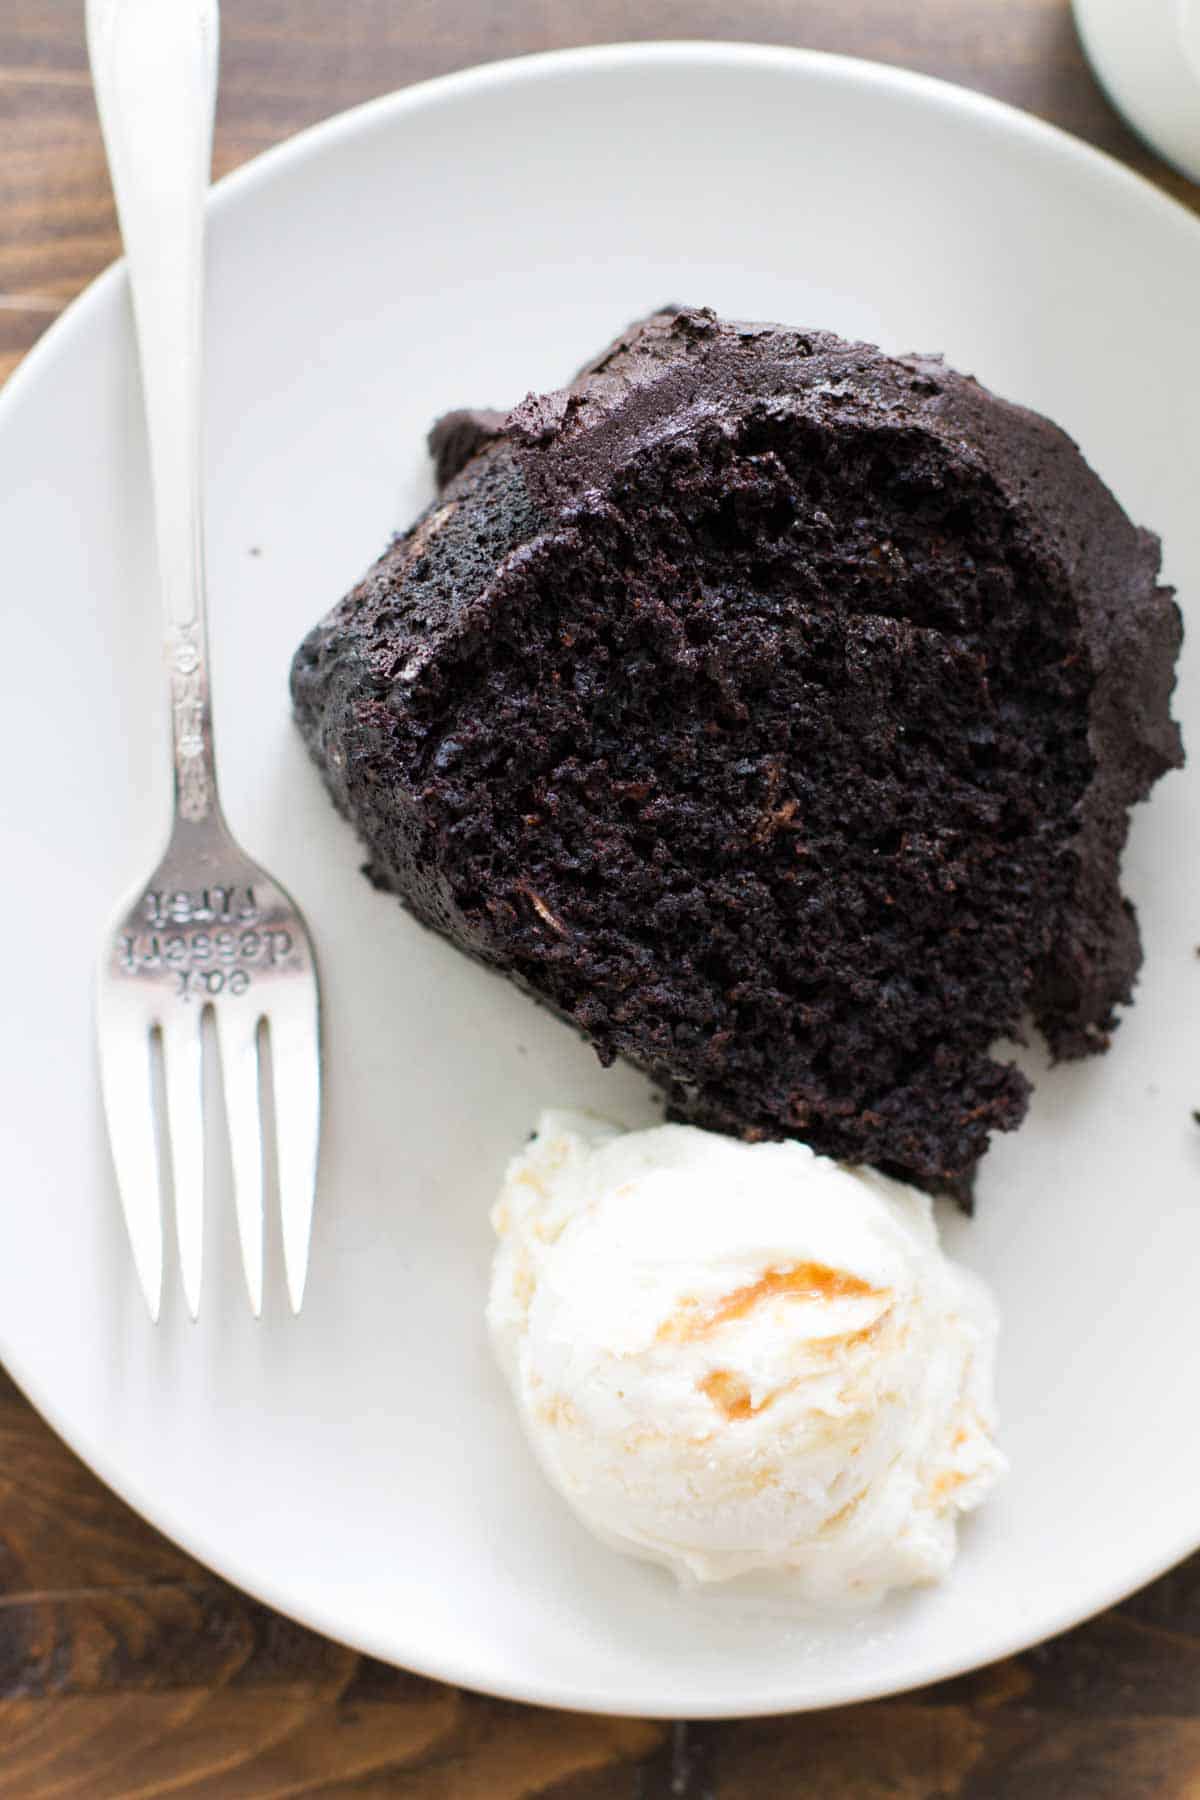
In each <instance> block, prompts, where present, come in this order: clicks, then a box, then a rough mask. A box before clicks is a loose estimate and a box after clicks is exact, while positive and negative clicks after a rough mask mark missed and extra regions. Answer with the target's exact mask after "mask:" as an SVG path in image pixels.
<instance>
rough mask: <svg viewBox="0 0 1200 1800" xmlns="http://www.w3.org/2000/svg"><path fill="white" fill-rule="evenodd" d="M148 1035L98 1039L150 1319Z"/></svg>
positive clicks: (156, 1255) (154, 1156)
mask: <svg viewBox="0 0 1200 1800" xmlns="http://www.w3.org/2000/svg"><path fill="white" fill-rule="evenodd" d="M150 1076H151V1064H150V1033H149V1031H148V1030H146V1028H145V1027H144V1026H142V1027H139V1028H138V1029H136V1030H135V1031H132V1032H129V1033H124V1032H122V1033H121V1035H120V1038H119V1039H118V1037H117V1035H116V1032H115V1030H110V1032H109V1033H108V1035H107V1036H106V1037H105V1036H102V1038H101V1056H100V1091H101V1094H102V1095H103V1098H104V1116H105V1118H106V1120H107V1121H108V1142H109V1148H110V1150H111V1152H112V1160H113V1168H114V1170H115V1171H116V1177H117V1191H118V1193H119V1194H120V1196H121V1210H122V1212H123V1213H124V1215H125V1229H126V1231H127V1232H128V1234H129V1242H130V1244H131V1245H132V1247H133V1261H134V1266H135V1268H136V1269H137V1272H138V1280H139V1281H140V1282H141V1284H142V1292H143V1294H144V1295H145V1296H146V1305H147V1306H148V1307H149V1309H150V1317H151V1318H152V1319H153V1321H154V1323H155V1324H156V1325H157V1324H158V1315H159V1311H160V1309H161V1307H162V1277H163V1224H162V1194H161V1192H160V1187H159V1176H158V1168H159V1164H158V1141H157V1139H156V1137H155V1132H154V1095H153V1090H152V1087H151V1080H150Z"/></svg>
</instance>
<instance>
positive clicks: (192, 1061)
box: [162, 1005, 204, 1319]
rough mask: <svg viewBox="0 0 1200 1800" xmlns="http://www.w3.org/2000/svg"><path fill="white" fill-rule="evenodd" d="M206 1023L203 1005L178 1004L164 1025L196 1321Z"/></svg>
mask: <svg viewBox="0 0 1200 1800" xmlns="http://www.w3.org/2000/svg"><path fill="white" fill-rule="evenodd" d="M200 1022H201V1012H200V1009H199V1008H198V1007H190V1006H189V1007H185V1006H183V1005H176V1006H174V1007H172V1008H171V1009H170V1011H169V1012H168V1013H167V1017H166V1020H165V1021H164V1023H163V1025H162V1047H163V1083H164V1086H165V1089H166V1095H167V1125H168V1127H169V1131H170V1138H171V1177H172V1181H173V1184H174V1188H175V1231H176V1235H177V1237H178V1239H179V1266H180V1272H181V1273H182V1275H183V1291H184V1295H185V1297H186V1299H187V1305H188V1311H189V1312H190V1313H191V1315H192V1317H193V1319H195V1318H198V1317H199V1313H200V1275H201V1265H202V1261H203V1252H204V1064H203V1053H202V1039H201V1035H200Z"/></svg>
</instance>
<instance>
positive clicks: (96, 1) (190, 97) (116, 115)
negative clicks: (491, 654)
mask: <svg viewBox="0 0 1200 1800" xmlns="http://www.w3.org/2000/svg"><path fill="white" fill-rule="evenodd" d="M217 33H218V24H217V0H87V35H88V54H89V57H90V60H91V65H92V80H93V83H94V85H95V90H96V105H97V108H98V110H99V114H100V126H101V130H102V131H103V134H104V144H105V148H106V150H107V153H108V165H109V171H110V173H111V176H112V184H113V193H114V195H115V197H116V202H117V215H118V218H119V220H120V224H121V236H122V238H123V239H124V242H125V255H126V263H127V269H128V274H129V285H130V289H131V292H132V295H133V311H134V322H135V325H136V330H137V342H138V350H139V355H140V361H141V369H142V391H143V398H144V402H145V410H146V426H147V432H148V435H149V443H150V472H151V480H152V483H153V491H154V507H155V516H156V522H157V538H158V565H159V579H160V583H161V587H162V597H163V606H164V611H165V626H166V632H165V636H166V652H167V669H168V680H169V684H170V718H171V739H172V748H173V753H174V768H175V809H176V816H177V818H178V817H182V818H184V819H188V820H192V821H195V822H197V823H198V822H200V821H201V820H205V819H210V818H213V819H215V818H216V817H218V816H219V814H218V808H217V789H216V778H215V773H214V767H213V749H212V713H211V704H210V686H209V669H208V639H207V630H206V625H205V609H204V552H203V518H202V497H201V454H200V450H201V381H202V372H203V290H204V196H205V193H206V191H207V188H208V181H209V171H210V168H211V165H212V135H213V111H214V106H215V100H216V78H217Z"/></svg>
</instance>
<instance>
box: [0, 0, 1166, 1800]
mask: <svg viewBox="0 0 1200 1800" xmlns="http://www.w3.org/2000/svg"><path fill="white" fill-rule="evenodd" d="M1133 3H1134V0H1130V4H1133ZM222 35H223V54H222V89H221V102H220V110H219V115H218V128H217V152H216V161H217V168H218V171H219V172H222V173H223V172H224V171H226V170H228V169H230V168H232V167H234V166H235V165H236V164H237V163H239V162H242V161H244V160H245V158H247V157H248V156H252V155H254V154H255V153H256V152H257V151H259V150H262V149H264V148H265V147H266V146H267V145H268V144H271V143H274V142H275V141H276V140H277V139H279V138H282V137H284V136H286V135H288V134H289V133H290V132H293V131H295V130H297V129H298V128H299V127H301V126H303V125H307V124H310V123H312V122H313V121H314V120H317V119H320V118H323V117H324V116H326V115H327V114H329V113H331V112H336V111H338V110H339V109H340V108H342V107H345V106H349V105H352V104H354V103H355V102H356V101H359V100H364V99H367V98H369V97H370V96H372V95H374V94H378V93H383V92H386V91H388V90H389V89H391V88H395V87H401V86H404V85H406V84H407V83H409V82H412V81H418V80H421V79H423V78H424V77H426V76H430V75H437V74H442V73H444V72H446V71H447V70H451V69H455V68H460V67H463V66H465V65H467V64H469V63H474V62H480V61H485V60H488V59H491V58H495V57H499V56H509V55H516V54H520V53H523V52H527V51H535V50H545V49H556V48H560V47H565V46H567V45H573V44H584V43H600V42H604V41H611V40H617V39H635V38H636V39H644V38H661V37H705V38H723V39H748V40H758V41H760V42H764V43H780V44H803V45H808V46H811V47H816V48H820V49H825V50H837V51H845V52H849V53H852V54H855V55H861V56H868V57H873V58H876V59H878V60H881V61H885V62H892V63H899V64H903V65H905V66H906V67H910V68H915V69H920V70H923V71H925V72H926V73H930V74H935V75H941V76H944V77H946V78H947V79H949V80H952V81H959V82H963V83H965V84H966V85H967V86H970V87H974V88H979V89H982V90H983V91H985V92H987V93H990V94H995V95H998V96H999V97H1000V98H1001V99H1004V100H1008V101H1010V102H1012V103H1014V104H1015V105H1018V106H1022V107H1025V108H1027V109H1028V110H1029V111H1031V112H1034V113H1037V114H1039V115H1040V116H1041V117H1043V118H1046V119H1050V120H1052V121H1053V122H1054V123H1056V124H1058V125H1062V126H1064V127H1066V129H1068V130H1070V131H1074V132H1076V133H1078V134H1079V135H1080V136H1082V137H1084V138H1087V139H1088V140H1090V141H1091V142H1092V143H1095V144H1098V145H1100V146H1101V147H1102V148H1104V149H1106V150H1108V151H1110V152H1112V153H1113V154H1115V155H1117V156H1119V157H1121V158H1123V159H1124V160H1125V161H1126V162H1128V163H1130V164H1131V165H1132V166H1133V167H1135V168H1137V169H1140V170H1142V171H1143V172H1144V173H1146V174H1148V175H1149V176H1150V177H1151V179H1153V180H1155V181H1157V182H1158V183H1159V184H1160V185H1161V186H1162V187H1164V188H1165V189H1167V190H1168V191H1169V192H1171V193H1173V194H1174V195H1175V196H1176V197H1177V198H1179V199H1180V200H1182V201H1183V202H1184V204H1186V205H1189V206H1191V207H1194V208H1195V209H1196V210H1197V211H1200V188H1197V187H1194V186H1192V185H1191V184H1190V183H1188V182H1186V181H1185V180H1183V178H1182V177H1180V176H1177V175H1174V174H1172V173H1170V172H1169V171H1168V170H1166V169H1165V168H1164V167H1163V165H1162V164H1161V163H1159V162H1157V161H1156V159H1155V158H1154V157H1153V156H1152V155H1151V153H1150V152H1149V151H1147V150H1146V149H1144V148H1143V147H1142V146H1141V145H1140V144H1139V143H1138V142H1137V140H1136V139H1134V138H1133V137H1132V136H1131V134H1130V133H1129V132H1128V131H1127V130H1126V128H1125V127H1124V126H1123V125H1122V124H1121V122H1120V121H1119V120H1118V119H1117V117H1116V115H1115V114H1114V113H1113V112H1112V111H1111V109H1110V108H1109V107H1108V105H1107V104H1106V102H1105V100H1104V98H1103V96H1102V95H1101V93H1100V92H1099V90H1098V89H1097V87H1096V85H1095V83H1094V82H1093V80H1092V79H1091V77H1090V75H1089V73H1088V71H1087V69H1086V66H1085V64H1084V61H1083V58H1082V55H1081V52H1080V49H1079V44H1078V40H1077V38H1076V36H1075V32H1074V28H1073V26H1072V23H1071V18H1070V12H1069V7H1068V4H1067V0H790V3H785V0H736V3H735V0H640V3H637V4H635V3H634V0H591V3H590V4H587V5H584V4H581V3H580V0H574V3H573V0H457V3H455V0H442V3H440V4H433V3H432V0H407V3H405V0H225V4H224V8H223V20H222ZM0 152H2V154H0V377H3V376H4V375H5V374H7V373H8V371H9V370H10V369H11V368H12V367H13V366H14V365H15V364H16V362H17V361H18V360H19V358H20V356H21V355H22V354H23V353H24V351H25V350H27V349H28V348H29V346H30V345H31V344H32V343H33V342H34V340H35V339H36V338H37V337H38V335H39V334H40V333H41V332H42V331H43V330H44V329H45V327H46V326H47V325H48V324H49V323H50V321H51V320H52V319H53V318H54V317H55V316H56V314H57V313H58V312H59V311H60V310H61V309H62V307H63V306H64V305H65V303H66V302H67V301H68V300H69V299H70V298H71V297H72V296H73V295H74V294H75V293H77V292H78V291H79V289H80V288H81V287H82V286H84V284H85V283H86V282H88V281H89V280H91V278H92V277H93V276H94V275H95V274H97V273H98V271H99V270H100V269H102V268H103V267H104V265H105V264H106V263H107V262H109V261H110V260H111V259H112V257H113V256H114V255H115V254H116V253H117V237H116V229H115V223H114V218H113V209H112V203H111V200H110V196H109V189H108V181H107V177H106V174H105V169H104V162H103V156H102V152H101V147H100V141H99V135H98V131H97V127H96V119H95V112H94V108H93V105H92V99H91V91H90V87H89V83H88V77H87V68H86V60H85V56H84V48H83V30H82V7H81V4H80V0H0ZM1064 1553H1069V1552H1068V1551H1066V1548H1065V1547H1064ZM166 1795H172V1796H186V1800H268V1797H271V1800H283V1797H284V1796H299V1795H321V1796H330V1797H337V1796H355V1797H356V1800H364V1797H367V1796H372V1797H373V1796H385V1795H386V1796H393V1795H394V1796H412V1797H419V1800H532V1797H533V1796H538V1797H539V1800H810V1797H811V1800H843V1797H846V1800H884V1796H887V1797H888V1800H951V1797H955V1796H957V1797H961V1800H999V1797H1001V1796H1003V1797H1005V1800H1008V1797H1012V1800H1200V1558H1194V1559H1193V1560H1192V1561H1190V1562H1188V1563H1186V1564H1184V1565H1183V1566H1182V1567H1181V1568H1179V1569H1177V1570H1175V1571H1174V1572H1173V1573H1172V1574H1170V1575H1168V1576H1166V1577H1164V1578H1163V1579H1162V1580H1161V1581H1159V1582H1157V1583H1156V1584H1155V1585H1154V1586H1153V1587H1151V1588H1148V1589H1146V1590H1145V1592H1143V1593H1142V1594H1139V1595H1137V1596H1136V1597H1135V1598H1133V1599H1132V1600H1129V1601H1127V1602H1126V1603H1125V1604H1124V1605H1122V1606H1120V1607H1117V1608H1116V1609H1115V1610H1114V1611H1112V1612H1109V1613H1107V1614H1105V1615H1104V1616H1103V1617H1101V1618H1099V1619H1096V1620H1094V1621H1093V1622H1092V1623H1090V1624H1088V1625H1085V1626H1083V1627H1081V1628H1080V1629H1079V1630H1077V1631H1075V1632H1072V1633H1070V1634H1069V1635H1067V1636H1065V1637H1062V1638H1059V1639H1056V1640H1054V1641H1053V1642H1051V1643H1049V1644H1046V1645H1044V1646H1042V1647H1041V1648H1040V1649H1037V1650H1033V1651H1031V1652H1029V1653H1028V1654H1026V1655H1024V1656H1021V1657H1018V1658H1015V1659H1013V1660H1010V1661H1007V1662H1003V1663H999V1664H996V1665H994V1666H993V1667H991V1668H989V1669H986V1670H983V1671H981V1672H980V1673H978V1674H976V1675H972V1676H968V1677H964V1678H962V1679H960V1680H957V1681H952V1682H946V1683H943V1684H941V1685H940V1686H938V1687H935V1688H929V1689H926V1690H923V1691H922V1692H919V1693H915V1694H911V1695H906V1696H904V1697H902V1698H899V1699H895V1700H887V1701H879V1702H876V1703H874V1704H873V1705H869V1706H861V1707H855V1708H846V1709H843V1710H838V1711H832V1712H826V1713H820V1714H811V1715H809V1714H804V1715H796V1716H794V1717H792V1718H786V1719H771V1720H762V1721H734V1722H730V1723H725V1724H719V1725H704V1726H698V1725H692V1726H688V1725H687V1724H686V1723H680V1724H678V1725H676V1726H664V1725H661V1724H656V1723H651V1722H647V1721H641V1720H613V1719H603V1718H592V1717H587V1716H584V1715H578V1714H561V1713H551V1712H545V1711H540V1710H537V1709H534V1708H529V1707H519V1706H513V1705H509V1704H506V1703H502V1702H499V1701H494V1700H489V1699H486V1698H483V1697H481V1696H478V1695H473V1694H467V1693H461V1692H457V1691H455V1690H453V1689H450V1688H446V1687H442V1686H440V1685H439V1684H437V1683H436V1682H431V1681H427V1680H424V1679H422V1678H420V1677H418V1676H415V1675H410V1674H406V1673H403V1672H401V1671H398V1670H394V1669H389V1668H385V1667H384V1666H382V1665H381V1664H378V1663H375V1662H372V1661H371V1660H370V1659H368V1658H364V1657H360V1656H356V1655H354V1654H353V1653H352V1652H350V1651H348V1650H345V1649H343V1648H342V1647H340V1646H338V1645H336V1644H333V1643H330V1642H328V1641H326V1640H325V1639H322V1638H318V1637H316V1636H314V1635H313V1634H312V1633H311V1632H307V1631H304V1630H301V1629H300V1628H299V1627H298V1626H295V1625H292V1624H291V1623H289V1622H288V1621H287V1620H285V1619H283V1618H281V1617H279V1616H278V1615H276V1614H274V1613H272V1612H270V1611H269V1610H268V1609H267V1608H265V1607H262V1606H259V1605H258V1604H256V1603H255V1602H253V1601H251V1600H249V1599H247V1598H245V1597H244V1596H243V1595H241V1594H239V1593H238V1592H236V1591H235V1590H234V1589H232V1588H230V1587H229V1586H227V1585H226V1584H225V1583H224V1582H222V1581H219V1580H218V1579H217V1578H216V1577H215V1576H212V1575H210V1574H209V1573H208V1572H207V1571H206V1570H205V1569H203V1568H202V1567H200V1565H198V1564H197V1563H194V1562H193V1561H192V1560H191V1559H190V1558H189V1557H187V1556H185V1555H184V1554H183V1552H182V1551H179V1550H177V1549H175V1548H174V1547H173V1546H172V1545H171V1544H169V1543H167V1542H166V1540H165V1539H163V1538H161V1537H159V1536H158V1534H157V1533H156V1532H154V1531H153V1530H151V1529H150V1527H149V1526H147V1525H145V1524H143V1523H142V1522H141V1520H139V1519H138V1518H137V1517H136V1516H135V1515H134V1514H133V1513H131V1512H130V1511H129V1509H128V1508H127V1507H126V1506H124V1505H123V1504H122V1503H121V1502H120V1501H118V1500H116V1499H115V1498H114V1497H113V1496H112V1495H111V1494H110V1493H109V1492H108V1491H107V1490H106V1489H105V1488H104V1487H103V1486H102V1485H101V1484H100V1483H99V1482H98V1481H97V1480H96V1479H95V1478H94V1477H93V1476H92V1475H90V1474H89V1473H88V1471H87V1470H86V1469H84V1468H83V1466H82V1465H81V1464H80V1463H79V1462H78V1461H77V1459H76V1458H75V1457H74V1456H73V1455H72V1454H71V1453H70V1452H69V1451H68V1450H67V1449H65V1448H64V1446H63V1445H62V1444H60V1443H59V1441H58V1440H57V1439H56V1438H55V1437H54V1435H53V1434H52V1433H51V1431H50V1430H49V1428H48V1427H47V1426H46V1425H44V1424H43V1423H42V1421H41V1420H40V1419H39V1418H38V1416H37V1414H36V1413H34V1411H33V1410H32V1408H31V1407H30V1406H29V1405H28V1404H27V1403H26V1402H25V1401H24V1399H23V1398H22V1397H21V1396H20V1394H19V1393H18V1392H17V1390H16V1388H15V1387H14V1386H13V1385H12V1384H11V1382H9V1381H8V1380H7V1378H6V1377H5V1376H4V1375H3V1373H2V1372H0V1800H68V1797H70V1800H154V1797H157V1796H166Z"/></svg>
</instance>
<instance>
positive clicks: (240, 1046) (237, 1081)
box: [217, 1007, 263, 1319]
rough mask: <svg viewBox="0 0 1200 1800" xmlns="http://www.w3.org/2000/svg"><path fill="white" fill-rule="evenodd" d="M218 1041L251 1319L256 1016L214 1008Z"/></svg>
mask: <svg viewBox="0 0 1200 1800" xmlns="http://www.w3.org/2000/svg"><path fill="white" fill-rule="evenodd" d="M217 1043H218V1045H219V1046H220V1051H221V1079H222V1082H223V1084H224V1089H225V1117H226V1120H227V1122H228V1125H229V1154H230V1160H231V1161H232V1163H233V1198H234V1206H235V1208H236V1211H237V1224H238V1237H239V1239H240V1241H241V1246H242V1268H243V1269H244V1271H245V1275H246V1289H247V1292H248V1293H249V1295H250V1305H251V1307H252V1308H253V1310H254V1316H255V1318H256V1319H257V1318H259V1317H260V1316H261V1314H262V1296H263V1131H262V1111H261V1108H260V1106H259V1099H258V1089H259V1058H258V1015H257V1013H245V1012H242V1011H241V1010H238V1011H236V1012H235V1011H233V1010H232V1009H231V1010H228V1011H223V1010H222V1009H221V1008H220V1007H218V1008H217Z"/></svg>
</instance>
